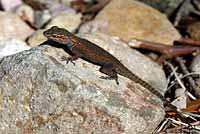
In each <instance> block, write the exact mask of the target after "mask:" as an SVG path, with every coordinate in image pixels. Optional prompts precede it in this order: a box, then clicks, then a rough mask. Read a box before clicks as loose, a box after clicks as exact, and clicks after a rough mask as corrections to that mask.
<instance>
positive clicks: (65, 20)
mask: <svg viewBox="0 0 200 134" xmlns="http://www.w3.org/2000/svg"><path fill="white" fill-rule="evenodd" d="M80 23H81V14H79V13H76V12H75V11H74V10H72V9H68V10H66V11H63V12H60V14H59V15H57V16H56V17H54V18H53V19H52V20H51V22H50V23H49V24H48V25H47V26H46V28H47V29H48V28H50V27H52V26H59V27H62V28H65V29H67V30H69V31H73V30H75V29H77V28H78V26H79V25H80Z"/></svg>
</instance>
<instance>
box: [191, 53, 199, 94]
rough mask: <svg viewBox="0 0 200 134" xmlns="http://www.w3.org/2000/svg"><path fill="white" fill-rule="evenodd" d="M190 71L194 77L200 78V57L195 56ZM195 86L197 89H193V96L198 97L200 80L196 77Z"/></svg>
mask: <svg viewBox="0 0 200 134" xmlns="http://www.w3.org/2000/svg"><path fill="white" fill-rule="evenodd" d="M190 70H191V71H192V73H195V74H196V76H200V55H198V56H196V57H195V58H194V59H193V60H192V63H191V65H190ZM195 82H196V85H197V87H196V88H195V96H197V97H200V79H199V77H197V79H196V81H195Z"/></svg>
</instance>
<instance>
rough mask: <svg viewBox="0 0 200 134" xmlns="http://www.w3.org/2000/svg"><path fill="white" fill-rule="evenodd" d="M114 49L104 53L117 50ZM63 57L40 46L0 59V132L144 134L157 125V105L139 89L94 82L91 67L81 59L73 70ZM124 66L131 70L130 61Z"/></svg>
mask: <svg viewBox="0 0 200 134" xmlns="http://www.w3.org/2000/svg"><path fill="white" fill-rule="evenodd" d="M107 45H110V44H107ZM114 45H116V44H114V43H113V46H114ZM116 46H117V47H116V49H113V50H112V49H109V51H110V52H111V51H114V53H115V50H118V49H119V47H123V45H116ZM104 47H105V46H104ZM107 47H108V46H107ZM120 49H121V50H123V51H124V53H126V54H127V56H130V57H132V55H131V53H137V55H140V54H139V53H138V52H136V51H135V52H134V51H133V50H130V49H129V50H128V48H126V47H124V48H123V49H122V48H120ZM130 51H131V53H130ZM116 52H118V51H116ZM63 55H65V56H67V54H66V53H65V52H64V51H63V50H62V49H58V48H54V47H50V46H46V45H43V46H40V47H37V48H33V49H30V50H28V51H24V52H21V53H18V54H15V55H12V56H9V57H5V58H3V59H1V61H0V79H1V80H0V102H1V103H0V110H1V112H0V120H1V122H0V132H2V133H6V134H8V133H9V134H10V133H15V134H27V133H28V134H32V133H36V134H43V133H48V134H66V133H71V134H78V133H84V134H87V133H97V134H98V133H99V134H100V133H101V134H117V133H124V134H140V133H141V134H149V133H151V132H152V131H153V130H154V129H155V128H156V126H157V125H158V124H159V123H160V121H161V120H162V119H163V117H164V111H163V109H162V106H161V102H160V100H159V99H158V98H157V97H156V96H154V95H152V94H150V92H149V91H147V90H146V89H144V88H143V87H141V86H140V85H138V84H135V83H134V82H132V81H130V80H128V79H126V78H124V77H119V82H120V85H119V86H118V85H116V83H115V82H114V81H112V80H105V79H100V78H99V77H100V76H102V74H101V73H100V72H98V67H97V66H95V65H92V64H90V63H88V62H86V61H83V60H81V59H80V60H78V61H76V65H75V66H74V65H73V64H65V62H62V61H60V57H61V56H63ZM145 58H146V57H144V59H145ZM122 60H124V59H123V57H122ZM147 61H148V60H147ZM149 62H150V61H149ZM151 64H152V65H153V62H152V63H151ZM129 65H130V68H131V69H132V66H134V62H133V61H132V59H131V60H130V61H129ZM155 66H156V65H154V68H155ZM141 70H142V69H141ZM143 70H146V69H145V68H144V69H143ZM157 70H158V73H159V72H161V71H159V69H157ZM161 75H162V74H161ZM155 82H157V83H160V79H158V80H155V81H154V82H152V83H155ZM156 85H159V84H155V86H156ZM152 124H153V125H152Z"/></svg>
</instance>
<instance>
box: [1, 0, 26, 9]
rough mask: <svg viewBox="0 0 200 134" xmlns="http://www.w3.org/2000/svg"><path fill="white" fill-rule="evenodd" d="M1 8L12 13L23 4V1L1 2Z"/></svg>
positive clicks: (10, 0) (9, 0)
mask: <svg viewBox="0 0 200 134" xmlns="http://www.w3.org/2000/svg"><path fill="white" fill-rule="evenodd" d="M0 3H1V6H2V8H3V9H4V10H5V11H11V10H12V9H14V8H15V7H17V6H19V5H21V4H22V1H21V0H0Z"/></svg>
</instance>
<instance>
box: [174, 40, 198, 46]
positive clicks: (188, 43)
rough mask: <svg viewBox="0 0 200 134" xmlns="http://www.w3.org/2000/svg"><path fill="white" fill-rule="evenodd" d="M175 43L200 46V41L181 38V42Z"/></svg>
mask: <svg viewBox="0 0 200 134" xmlns="http://www.w3.org/2000/svg"><path fill="white" fill-rule="evenodd" d="M175 42H177V43H180V44H182V45H191V46H200V41H196V40H193V39H189V38H181V39H179V40H176V41H175Z"/></svg>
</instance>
